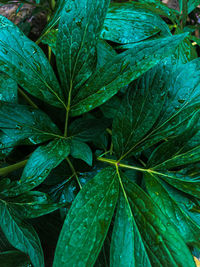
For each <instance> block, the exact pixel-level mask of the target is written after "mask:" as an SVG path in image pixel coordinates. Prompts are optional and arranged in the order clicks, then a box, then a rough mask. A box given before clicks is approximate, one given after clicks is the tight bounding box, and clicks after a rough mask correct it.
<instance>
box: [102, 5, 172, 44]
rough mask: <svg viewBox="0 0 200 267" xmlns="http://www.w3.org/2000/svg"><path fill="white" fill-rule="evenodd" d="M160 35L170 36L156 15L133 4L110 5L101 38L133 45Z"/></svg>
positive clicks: (167, 29)
mask: <svg viewBox="0 0 200 267" xmlns="http://www.w3.org/2000/svg"><path fill="white" fill-rule="evenodd" d="M158 33H160V37H165V36H168V35H171V34H170V30H169V27H168V26H167V24H166V23H165V22H164V21H163V20H162V19H161V18H160V17H159V16H157V15H156V14H153V13H151V12H149V11H148V10H145V9H142V8H138V7H137V4H136V5H135V4H134V3H111V5H110V7H109V9H108V13H107V15H106V19H105V22H104V26H103V30H102V32H101V37H102V38H104V39H106V40H110V41H113V42H117V43H135V42H139V41H143V40H145V39H148V38H150V37H152V36H154V35H156V34H158Z"/></svg>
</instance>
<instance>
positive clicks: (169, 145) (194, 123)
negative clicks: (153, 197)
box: [148, 111, 200, 169]
mask: <svg viewBox="0 0 200 267" xmlns="http://www.w3.org/2000/svg"><path fill="white" fill-rule="evenodd" d="M199 114H200V112H199V111H196V113H195V114H194V116H193V118H192V119H191V120H190V122H189V123H188V125H187V127H186V128H185V131H184V132H183V133H182V134H180V135H177V136H176V137H173V138H171V139H169V140H168V141H166V142H164V143H162V144H161V145H159V146H158V147H157V148H156V149H155V150H154V151H153V153H152V154H151V156H150V158H149V160H148V166H150V168H156V169H160V167H159V165H160V164H161V165H164V162H165V161H168V160H172V159H173V158H174V157H177V156H178V154H179V153H181V150H183V148H184V146H185V145H186V144H187V141H189V140H190V139H191V138H192V137H193V136H194V135H195V134H196V133H197V131H198V130H199V129H198V128H199V127H198V121H199ZM178 165H179V164H178V163H177V166H178ZM161 169H162V167H161Z"/></svg>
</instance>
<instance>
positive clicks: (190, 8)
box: [187, 0, 200, 14]
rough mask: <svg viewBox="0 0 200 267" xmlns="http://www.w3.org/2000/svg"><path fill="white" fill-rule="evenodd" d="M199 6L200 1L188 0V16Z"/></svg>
mask: <svg viewBox="0 0 200 267" xmlns="http://www.w3.org/2000/svg"><path fill="white" fill-rule="evenodd" d="M198 5H200V0H188V1H187V6H188V7H187V8H188V14H189V13H191V12H192V11H193V10H194V9H195V8H196V7H197V6H198Z"/></svg>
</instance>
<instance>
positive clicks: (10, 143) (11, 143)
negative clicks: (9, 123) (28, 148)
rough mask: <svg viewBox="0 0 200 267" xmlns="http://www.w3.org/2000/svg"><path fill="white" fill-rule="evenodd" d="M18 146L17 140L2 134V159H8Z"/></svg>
mask: <svg viewBox="0 0 200 267" xmlns="http://www.w3.org/2000/svg"><path fill="white" fill-rule="evenodd" d="M16 144H17V140H15V139H11V138H10V137H9V136H7V135H6V134H4V133H3V132H0V159H4V158H5V157H7V156H8V155H9V154H10V152H11V151H12V150H13V149H14V147H15V146H16Z"/></svg>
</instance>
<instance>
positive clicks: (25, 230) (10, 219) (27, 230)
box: [0, 201, 44, 267]
mask: <svg viewBox="0 0 200 267" xmlns="http://www.w3.org/2000/svg"><path fill="white" fill-rule="evenodd" d="M0 212H1V217H0V223H1V229H2V230H3V232H4V234H5V235H6V238H7V239H8V241H9V242H10V243H11V244H12V245H13V247H15V248H17V249H19V250H20V251H22V252H24V253H25V254H28V255H29V257H30V260H31V262H32V264H33V266H34V267H43V266H44V258H43V252H42V248H41V244H40V240H39V238H38V236H37V233H36V232H35V230H34V228H33V227H32V226H31V225H29V224H28V223H26V222H25V221H21V220H20V218H19V217H17V216H16V215H14V214H13V212H12V210H11V209H10V208H8V207H7V205H6V203H5V202H4V201H0Z"/></svg>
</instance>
